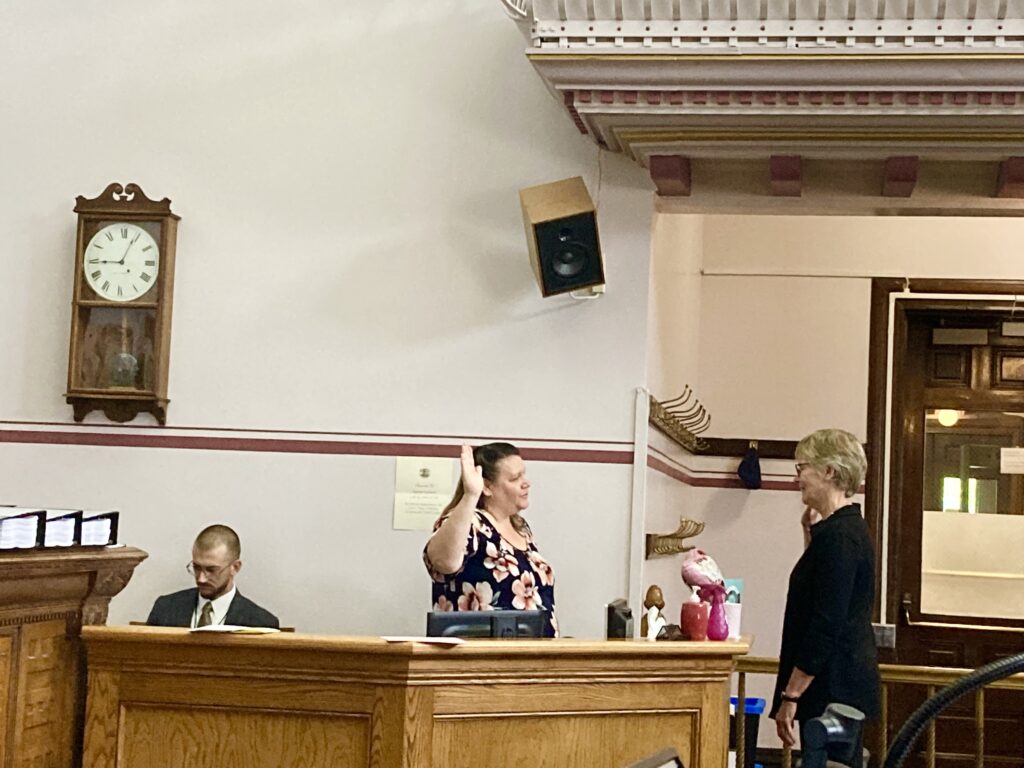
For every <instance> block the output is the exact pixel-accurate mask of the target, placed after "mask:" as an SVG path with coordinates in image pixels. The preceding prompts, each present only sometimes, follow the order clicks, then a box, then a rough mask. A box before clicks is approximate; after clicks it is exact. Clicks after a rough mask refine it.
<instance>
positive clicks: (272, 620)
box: [146, 587, 280, 629]
mask: <svg viewBox="0 0 1024 768" xmlns="http://www.w3.org/2000/svg"><path fill="white" fill-rule="evenodd" d="M198 599H199V590H198V589H196V588H195V587H193V588H192V589H183V590H181V592H175V593H174V594H171V595H164V596H162V597H158V598H157V599H156V602H155V603H153V610H151V611H150V612H149V618H148V619H146V623H147V624H149V625H150V626H154V627H188V626H191V625H192V614H193V613H195V610H196V601H197V600H198ZM224 623H225V624H235V625H237V626H240V627H274V628H275V629H277V628H278V627H279V626H280V624H279V623H278V621H277V616H275V615H274V614H272V613H271V612H270V611H267V610H264V609H263V608H260V607H259V606H258V605H256V603H254V602H253V601H252V600H249V599H248V598H245V597H242V593H241V592H238V591H236V592H235V597H234V599H233V600H232V601H231V605H230V606H229V607H228V613H227V616H225V617H224Z"/></svg>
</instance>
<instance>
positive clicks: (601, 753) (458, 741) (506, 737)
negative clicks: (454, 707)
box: [433, 710, 711, 768]
mask: <svg viewBox="0 0 1024 768" xmlns="http://www.w3.org/2000/svg"><path fill="white" fill-rule="evenodd" d="M699 728H700V710H688V711H686V710H684V711H678V712H658V711H655V712H622V711H612V712H602V711H594V712H573V713H544V714H537V715H534V716H523V715H519V716H510V715H503V714H500V713H498V714H493V715H486V716H477V717H467V718H459V719H442V720H439V721H437V722H436V723H434V762H433V764H434V765H435V766H445V768H480V766H482V765H491V766H522V765H551V766H556V765H557V766H586V768H622V766H624V765H627V764H629V763H632V762H635V761H637V760H639V759H641V758H643V757H646V756H647V755H649V754H650V753H651V752H653V751H657V750H658V749H660V748H663V747H675V748H676V750H677V751H678V752H679V754H681V755H685V756H687V757H686V758H684V762H685V763H686V765H693V766H704V765H708V766H710V765H711V763H704V762H702V761H701V760H700V754H699V750H698V749H695V746H696V742H695V740H694V734H695V732H696V731H697V730H699Z"/></svg>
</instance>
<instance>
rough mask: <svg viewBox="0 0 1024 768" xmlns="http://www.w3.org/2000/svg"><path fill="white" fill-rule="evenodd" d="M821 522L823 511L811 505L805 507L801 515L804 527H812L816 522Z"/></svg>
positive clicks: (801, 523) (801, 522)
mask: <svg viewBox="0 0 1024 768" xmlns="http://www.w3.org/2000/svg"><path fill="white" fill-rule="evenodd" d="M820 522H821V513H820V512H818V510H816V509H811V508H810V507H804V513H803V514H802V515H801V516H800V525H802V526H803V527H804V528H810V527H811V526H812V525H814V524H815V523H820Z"/></svg>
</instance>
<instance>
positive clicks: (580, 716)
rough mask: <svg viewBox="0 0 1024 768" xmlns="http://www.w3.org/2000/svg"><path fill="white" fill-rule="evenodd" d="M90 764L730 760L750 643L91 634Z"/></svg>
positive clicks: (223, 766)
mask: <svg viewBox="0 0 1024 768" xmlns="http://www.w3.org/2000/svg"><path fill="white" fill-rule="evenodd" d="M82 636H83V639H84V641H85V644H86V646H87V650H88V669H89V684H88V705H87V712H86V720H85V745H84V754H83V766H84V767H85V768H231V767H234V766H237V767H238V768H242V767H243V766H244V768H328V767H329V768H350V767H351V768H355V767H356V766H359V768H366V767H367V766H371V767H372V768H479V767H480V766H490V767H491V768H505V767H506V766H508V767H509V768H513V767H516V768H518V766H527V765H529V766H550V767H551V768H576V767H578V768H623V766H625V765H627V764H628V763H630V762H632V761H635V760H638V759H640V758H642V757H645V756H647V755H649V754H651V753H653V752H656V751H657V750H659V749H661V748H663V747H666V746H674V747H675V748H676V749H677V750H678V751H679V754H680V755H681V756H682V757H683V760H684V763H685V765H686V766H687V767H688V768H697V767H698V766H699V767H700V768H725V765H726V754H727V752H726V742H727V735H728V721H729V709H728V695H729V676H730V673H731V671H732V669H733V664H734V661H735V658H736V656H738V655H742V654H745V653H746V652H747V650H748V644H747V643H746V642H720V643H713V642H705V643H685V642H683V643H671V642H659V643H649V642H644V641H608V642H605V641H582V640H511V641H509V640H477V641H470V642H467V643H465V644H464V645H460V646H456V647H436V646H431V645H425V644H420V643H408V642H404V643H387V642H385V641H384V640H381V639H379V638H361V637H360V638H357V637H328V636H318V635H302V634H292V633H282V634H274V635H228V634H212V633H192V634H190V633H189V632H188V631H186V630H181V629H162V628H153V627H85V628H84V629H83V632H82Z"/></svg>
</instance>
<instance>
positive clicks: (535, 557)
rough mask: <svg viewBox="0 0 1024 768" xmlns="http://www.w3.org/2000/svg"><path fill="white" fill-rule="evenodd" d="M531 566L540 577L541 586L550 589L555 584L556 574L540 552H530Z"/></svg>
mask: <svg viewBox="0 0 1024 768" xmlns="http://www.w3.org/2000/svg"><path fill="white" fill-rule="evenodd" d="M530 564H531V565H533V570H535V571H536V572H537V575H538V576H540V583H541V584H543V585H544V586H546V587H550V586H551V585H552V584H554V583H555V572H554V571H553V570H551V566H550V565H548V561H547V560H545V559H544V558H543V557H541V556H540V553H539V552H537V551H535V550H530Z"/></svg>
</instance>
